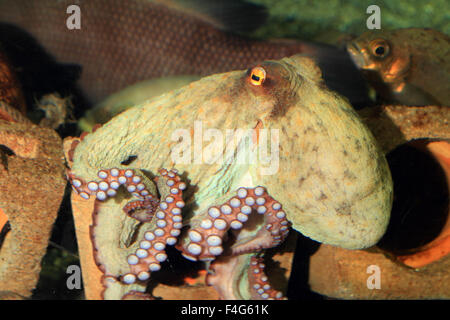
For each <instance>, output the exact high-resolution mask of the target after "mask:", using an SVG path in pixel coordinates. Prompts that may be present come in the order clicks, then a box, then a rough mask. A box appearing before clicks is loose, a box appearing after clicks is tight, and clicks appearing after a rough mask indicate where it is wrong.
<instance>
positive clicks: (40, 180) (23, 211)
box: [0, 120, 66, 299]
mask: <svg viewBox="0 0 450 320" xmlns="http://www.w3.org/2000/svg"><path fill="white" fill-rule="evenodd" d="M0 153H1V156H2V157H1V160H2V161H1V162H0V208H1V209H2V211H3V213H4V214H5V215H6V216H7V217H8V220H9V224H10V226H11V230H10V231H8V232H7V233H6V236H5V238H4V241H3V244H2V246H1V247H0V298H6V299H10V298H12V297H21V298H24V297H29V296H30V295H31V290H32V289H33V288H34V287H35V285H36V283H37V280H38V277H39V272H40V270H41V265H40V263H41V259H42V257H43V255H44V254H45V252H46V248H47V246H48V240H49V237H50V233H51V229H52V226H53V223H54V221H55V218H56V216H57V213H58V209H59V205H60V203H61V200H62V197H63V194H64V189H65V186H66V181H65V178H64V162H63V157H62V156H63V155H62V148H61V139H60V138H59V137H58V135H57V134H56V132H55V131H53V130H51V129H46V128H40V127H38V126H35V125H31V124H28V125H26V124H18V123H11V122H5V121H1V120H0Z"/></svg>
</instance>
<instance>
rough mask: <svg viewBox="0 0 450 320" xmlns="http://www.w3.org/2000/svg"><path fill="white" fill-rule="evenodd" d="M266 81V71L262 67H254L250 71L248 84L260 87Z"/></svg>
mask: <svg viewBox="0 0 450 320" xmlns="http://www.w3.org/2000/svg"><path fill="white" fill-rule="evenodd" d="M264 80H266V70H264V69H263V68H262V67H254V68H252V69H251V70H250V83H251V84H252V85H254V86H260V85H262V84H263V83H264Z"/></svg>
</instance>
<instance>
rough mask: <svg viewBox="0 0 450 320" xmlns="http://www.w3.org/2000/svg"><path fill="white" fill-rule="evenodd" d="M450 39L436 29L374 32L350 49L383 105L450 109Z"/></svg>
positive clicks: (364, 35) (359, 38)
mask: <svg viewBox="0 0 450 320" xmlns="http://www.w3.org/2000/svg"><path fill="white" fill-rule="evenodd" d="M449 40H450V38H449V37H448V36H447V35H446V34H443V33H441V32H439V31H437V30H433V29H421V28H407V29H397V30H390V31H387V30H386V31H384V30H383V31H377V30H375V31H368V32H365V33H364V34H362V35H361V36H360V37H358V38H356V39H355V40H353V41H351V42H350V43H349V44H348V45H347V50H348V52H349V53H350V55H351V57H352V59H353V61H354V62H355V64H356V65H357V66H358V67H359V68H360V70H361V71H362V72H363V74H364V76H365V78H366V79H367V81H368V82H369V83H370V84H371V85H372V86H373V88H374V89H375V90H376V92H377V94H378V95H379V97H380V100H382V101H383V102H386V103H400V104H404V105H413V106H425V105H444V106H450V41H449Z"/></svg>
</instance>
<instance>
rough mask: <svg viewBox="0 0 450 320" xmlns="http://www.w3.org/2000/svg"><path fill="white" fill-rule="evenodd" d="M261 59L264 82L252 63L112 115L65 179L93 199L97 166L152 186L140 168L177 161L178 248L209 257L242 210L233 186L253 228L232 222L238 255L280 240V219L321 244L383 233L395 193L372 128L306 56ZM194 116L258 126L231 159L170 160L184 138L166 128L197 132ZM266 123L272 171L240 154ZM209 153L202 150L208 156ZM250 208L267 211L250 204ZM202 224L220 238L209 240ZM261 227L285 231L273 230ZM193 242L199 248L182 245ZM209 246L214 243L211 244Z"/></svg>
mask: <svg viewBox="0 0 450 320" xmlns="http://www.w3.org/2000/svg"><path fill="white" fill-rule="evenodd" d="M257 68H259V70H261V68H262V69H263V70H264V71H265V73H266V77H265V81H264V82H263V83H262V84H261V85H255V84H254V83H253V82H252V80H251V72H252V71H251V70H254V69H253V68H251V69H249V70H248V71H234V72H229V73H225V74H218V75H213V76H210V77H206V78H203V79H201V80H199V81H197V82H194V83H191V84H190V85H188V86H186V87H183V88H181V89H179V90H175V91H172V92H170V93H167V94H165V95H162V96H160V97H157V98H155V99H153V100H150V101H148V102H146V103H144V104H142V105H138V106H135V107H133V108H131V109H129V110H127V111H125V112H123V113H121V114H120V115H118V116H116V117H114V118H113V119H112V120H111V121H109V122H108V123H106V124H105V125H103V126H102V127H101V128H99V129H97V130H96V131H95V132H94V133H91V134H88V135H86V136H84V140H83V141H81V142H80V143H79V144H78V145H76V148H75V149H74V151H73V152H72V158H73V159H72V160H73V164H72V166H71V169H70V171H69V173H68V176H69V179H70V181H71V183H72V185H74V181H79V182H75V185H74V187H75V189H76V190H77V191H78V192H85V195H84V196H89V195H88V193H89V192H87V191H86V190H87V189H86V188H87V185H88V183H90V182H98V181H99V180H100V179H99V172H104V171H106V172H111V169H112V168H116V169H117V170H122V171H121V172H125V170H133V172H134V173H135V175H137V176H139V177H140V178H141V179H142V180H145V187H146V188H147V190H149V191H150V193H152V194H153V192H154V191H151V190H150V183H149V179H148V178H146V175H145V174H144V173H147V174H150V175H155V174H156V173H157V172H158V170H159V169H160V168H175V169H177V170H178V175H180V176H181V177H186V178H187V180H186V190H185V191H184V194H185V198H184V201H185V202H186V203H187V204H188V205H189V209H188V210H184V212H183V219H182V220H183V222H182V223H183V225H185V226H189V227H190V228H189V229H188V230H187V231H186V234H185V235H183V236H182V238H181V241H180V242H179V246H181V247H182V248H184V249H183V252H184V253H185V254H187V255H188V256H190V258H195V259H198V258H199V259H203V258H205V260H210V259H212V258H213V257H212V256H211V255H209V254H208V253H207V251H206V248H208V252H209V253H212V255H214V256H216V254H217V255H220V254H221V249H220V247H219V246H220V244H221V243H222V242H223V241H225V240H226V238H225V237H224V232H225V231H224V230H225V229H228V228H230V227H232V223H233V221H234V220H235V219H234V218H235V217H236V221H237V222H240V221H239V218H238V215H239V211H238V209H237V208H239V209H240V211H243V210H246V212H248V209H244V203H245V201H246V198H245V197H244V198H239V193H240V192H243V191H240V190H245V192H247V193H249V194H250V193H251V194H252V195H254V197H252V200H249V201H250V205H249V206H250V207H251V208H252V209H253V213H252V215H251V216H254V217H256V218H255V219H256V221H253V222H252V223H253V224H254V225H256V226H257V227H256V228H250V229H247V228H245V227H244V228H242V229H240V230H239V231H238V234H237V239H238V241H237V246H236V247H234V249H235V250H236V252H235V253H247V252H248V250H260V249H261V248H267V247H270V246H274V245H276V244H277V243H278V240H282V237H283V233H284V232H283V231H284V230H283V229H286V228H284V227H287V223H291V224H292V227H293V228H294V229H295V230H297V231H299V232H301V233H303V234H305V235H306V236H309V237H311V238H313V239H315V240H317V241H320V242H324V243H329V244H333V245H337V246H341V247H344V248H348V249H357V248H365V247H369V246H372V245H374V244H375V243H376V242H377V241H378V240H379V239H380V238H381V236H382V235H383V234H384V232H385V229H386V226H387V223H388V221H389V213H390V209H391V202H392V181H391V177H390V173H389V170H388V166H387V162H386V159H385V158H384V156H383V154H382V153H381V151H380V150H379V148H378V146H377V145H376V142H375V139H374V137H373V136H372V134H371V133H370V131H369V130H368V129H367V127H366V126H365V125H363V124H362V122H361V121H360V119H359V118H358V116H357V115H356V113H355V111H354V110H353V109H352V107H351V106H350V105H349V104H348V102H347V100H346V99H344V98H342V97H341V96H339V95H338V94H336V93H334V92H332V91H329V90H328V89H327V88H326V87H325V86H324V84H323V82H322V79H321V77H320V70H319V69H318V68H317V66H316V65H315V64H314V62H313V61H312V60H311V59H309V58H305V57H302V56H293V57H290V58H284V59H282V60H279V61H267V62H264V63H261V64H259V65H258V66H257ZM199 121H200V122H201V123H202V125H203V128H204V130H206V129H209V128H215V129H218V130H221V131H224V133H225V130H226V129H228V130H230V129H233V130H238V129H255V130H254V135H252V136H250V137H248V136H247V137H241V138H240V139H238V142H239V143H238V144H236V145H235V146H234V147H233V148H234V149H233V151H234V154H235V155H237V156H236V157H229V158H226V159H225V160H229V161H223V162H205V161H201V162H195V161H187V162H180V161H178V162H177V161H175V160H176V159H174V158H173V154H172V153H174V154H178V153H179V152H180V145H179V144H180V142H179V137H177V138H173V134H174V132H177V131H176V130H184V131H183V132H184V133H186V134H187V135H188V136H189V137H190V138H191V139H192V141H194V140H195V139H194V136H196V135H198V132H197V133H196V131H195V128H196V123H197V124H198V122H199ZM263 129H269V130H270V129H272V130H273V131H270V132H271V133H270V134H271V135H272V134H274V132H278V133H279V148H276V147H274V145H273V144H272V146H271V147H272V148H273V151H274V154H275V155H276V156H277V157H275V158H276V159H279V163H278V167H277V168H276V170H274V171H272V172H270V174H268V171H267V168H268V164H267V163H265V162H264V161H263V160H261V159H259V158H258V159H257V160H256V162H255V163H250V162H248V163H246V162H244V163H239V162H238V161H237V160H236V159H238V156H239V155H242V154H247V153H248V152H249V150H248V148H245V142H249V140H251V141H253V142H254V143H255V144H257V145H258V146H261V145H263V144H267V143H268V142H267V141H265V140H264V139H263V137H264V134H263V133H264V131H263ZM232 132H233V133H234V134H235V137H237V136H238V134H237V133H236V132H237V131H232ZM189 137H188V138H189ZM185 138H186V137H184V138H183V139H185ZM270 138H271V139H272V140H274V139H275V138H274V136H270ZM186 139H187V138H186ZM194 142H195V141H194ZM271 142H273V141H271ZM205 149H206V147H205ZM205 149H203V150H202V151H203V152H204V153H206V150H205ZM187 150H190V151H191V156H194V153H196V154H197V155H198V150H197V151H196V152H194V151H195V150H194V146H193V145H192V144H191V145H190V146H189V147H187V149H185V151H187ZM222 152H224V151H222ZM277 152H278V154H277ZM186 153H187V152H186ZM208 155H209V156H210V154H208V153H206V154H204V156H206V157H205V159H208V157H207V156H208ZM226 155H229V154H228V153H227V154H226ZM130 159H132V160H130ZM191 160H192V159H191ZM124 163H127V165H125V164H124ZM264 169H266V170H264ZM101 176H103V177H100V178H102V179H104V178H105V177H106V175H104V174H101ZM147 184H148V185H147ZM130 192H134V190H131V191H130ZM91 194H95V192H91ZM80 195H82V193H80ZM269 195H270V196H269ZM141 196H142V195H141ZM101 197H103V193H102V194H101ZM98 198H99V195H98V193H97V199H98ZM237 198H238V199H237ZM258 198H261V200H258ZM233 199H236V200H233ZM128 200H129V199H128ZM108 201H109V200H108ZM126 203H127V202H126V201H125V202H123V203H121V207H120V208H122V207H123V205H125V204H126ZM255 203H256V204H255ZM265 203H267V204H270V205H271V208H269V207H265ZM278 204H279V205H280V206H278ZM281 205H282V209H281ZM259 207H264V208H263V209H259ZM232 208H235V209H232ZM211 210H212V211H214V212H213V213H212V214H211ZM258 210H261V211H262V212H260V213H264V214H263V215H258V214H257V213H255V211H256V212H257V211H258ZM280 212H283V213H280ZM228 214H229V215H230V217H229V218H225V216H227V215H228ZM284 214H285V216H284ZM124 215H125V214H124ZM270 215H272V216H271V217H270ZM258 216H259V217H263V219H259V220H258V218H257V217H258ZM241 217H242V216H241ZM228 219H230V220H228ZM270 219H272V220H270ZM277 219H278V220H277ZM285 219H286V223H285V222H284V221H285ZM207 220H209V223H208V221H207ZM218 220H221V221H219V222H218ZM205 221H206V222H205ZM150 223H153V220H151V222H150ZM248 223H250V221H249V222H248ZM209 224H212V225H214V227H215V228H216V230H215V232H217V233H218V234H217V235H218V236H217V237H216V238H213V239H210V241H209V242H208V239H209V237H210V236H211V235H212V234H210V231H208V230H210V228H211V226H210V225H209ZM234 224H235V225H236V226H239V227H240V225H238V223H236V222H234ZM270 224H271V225H272V226H269V225H270ZM99 227H100V226H99ZM264 228H266V231H273V230H270V228H274V229H276V230H279V231H281V233H278V231H276V232H275V234H272V235H271V232H265V231H264ZM278 228H279V229H278ZM237 229H239V228H237ZM261 230H263V231H261ZM219 231H220V232H219ZM272 236H273V237H272ZM278 237H279V238H278ZM204 241H206V242H204ZM239 241H242V243H239ZM192 242H195V243H196V245H197V246H198V247H200V249H199V248H198V247H195V248H194V249H193V250H192V246H191V249H189V246H190V244H192ZM241 244H242V245H241ZM212 247H219V248H217V249H212V251H210V250H211V248H212ZM232 248H233V247H232ZM239 248H241V249H242V248H243V249H242V251H240V249H239ZM214 253H216V254H214ZM249 267H250V266H249Z"/></svg>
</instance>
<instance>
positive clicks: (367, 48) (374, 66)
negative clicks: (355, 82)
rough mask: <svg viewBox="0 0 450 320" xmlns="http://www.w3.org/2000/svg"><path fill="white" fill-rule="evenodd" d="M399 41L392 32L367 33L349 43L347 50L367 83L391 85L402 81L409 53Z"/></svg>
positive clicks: (397, 36)
mask: <svg viewBox="0 0 450 320" xmlns="http://www.w3.org/2000/svg"><path fill="white" fill-rule="evenodd" d="M401 40H402V39H401V37H399V35H398V34H397V33H396V32H394V31H393V32H388V31H368V32H365V33H364V34H362V35H361V36H360V37H358V38H357V39H355V40H353V41H352V42H350V43H349V44H348V45H347V50H348V52H349V54H350V56H351V58H352V59H353V61H354V63H355V64H356V65H357V66H358V68H359V69H361V70H362V71H363V73H365V74H366V76H367V77H368V78H369V81H370V80H371V79H372V81H376V78H378V79H379V80H380V81H382V82H384V83H392V82H397V81H399V80H401V79H403V78H404V77H405V76H406V74H407V72H408V70H409V67H410V60H411V59H410V52H409V51H408V48H407V46H405V44H404V43H403V41H401ZM372 81H371V82H372Z"/></svg>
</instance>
